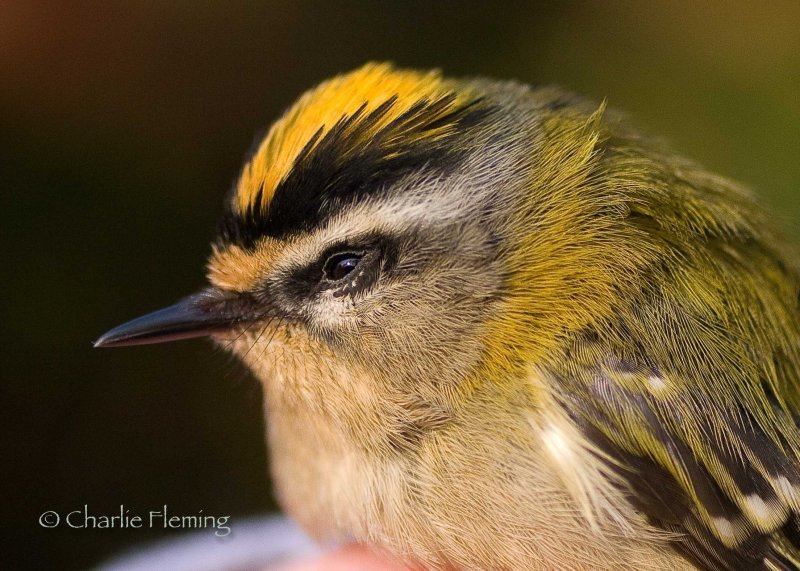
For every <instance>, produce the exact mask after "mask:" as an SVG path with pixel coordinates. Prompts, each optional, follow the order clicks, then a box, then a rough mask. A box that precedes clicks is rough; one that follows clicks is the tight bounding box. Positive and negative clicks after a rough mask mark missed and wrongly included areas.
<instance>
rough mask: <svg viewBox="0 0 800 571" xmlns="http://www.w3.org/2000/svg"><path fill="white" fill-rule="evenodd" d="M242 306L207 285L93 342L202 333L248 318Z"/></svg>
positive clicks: (101, 343)
mask: <svg viewBox="0 0 800 571" xmlns="http://www.w3.org/2000/svg"><path fill="white" fill-rule="evenodd" d="M241 306H242V304H241V300H239V299H236V298H233V297H231V296H230V295H229V294H223V293H221V292H219V291H218V290H216V289H214V288H209V289H206V290H203V291H201V292H199V293H196V294H194V295H190V296H189V297H185V298H183V299H182V300H180V301H179V302H178V303H176V304H174V305H170V306H169V307H165V308H164V309H159V310H158V311H154V312H152V313H148V314H147V315H143V316H142V317H138V318H136V319H134V320H132V321H128V322H127V323H123V324H122V325H119V326H117V327H115V328H114V329H112V330H110V331H107V332H106V333H104V334H103V335H101V336H100V338H99V339H98V340H97V341H95V342H94V346H95V347H124V346H126V345H147V344H150V343H165V342H167V341H177V340H178V339H191V338H193V337H205V336H207V335H211V334H212V333H216V332H221V331H225V330H229V329H231V328H232V327H233V326H235V325H237V324H239V323H242V322H245V321H248V320H247V319H245V317H244V315H245V313H246V312H245V311H243V309H244V308H243V307H241Z"/></svg>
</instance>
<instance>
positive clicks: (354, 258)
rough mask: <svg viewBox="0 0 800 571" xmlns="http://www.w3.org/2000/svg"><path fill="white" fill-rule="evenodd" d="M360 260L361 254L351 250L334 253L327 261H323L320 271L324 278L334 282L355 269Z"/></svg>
mask: <svg viewBox="0 0 800 571" xmlns="http://www.w3.org/2000/svg"><path fill="white" fill-rule="evenodd" d="M360 261H361V256H360V255H358V254H353V253H352V252H347V253H343V254H335V255H333V256H331V257H330V258H328V261H327V262H325V268H324V269H323V270H322V271H323V273H324V274H325V278H326V279H328V280H330V281H332V282H336V281H339V280H340V279H342V278H344V277H345V276H346V275H347V274H349V273H350V272H352V271H353V270H354V269H356V266H357V265H358V263H359V262H360Z"/></svg>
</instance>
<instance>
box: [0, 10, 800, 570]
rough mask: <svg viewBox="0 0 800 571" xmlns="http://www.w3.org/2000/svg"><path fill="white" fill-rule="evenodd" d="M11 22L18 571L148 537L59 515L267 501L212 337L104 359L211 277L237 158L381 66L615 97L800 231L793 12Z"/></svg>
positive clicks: (258, 452)
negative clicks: (332, 82)
mask: <svg viewBox="0 0 800 571" xmlns="http://www.w3.org/2000/svg"><path fill="white" fill-rule="evenodd" d="M700 4H705V3H699V2H691V1H688V0H686V1H678V2H650V1H641V2H624V1H622V2H613V3H611V2H604V1H596V2H571V3H568V2H553V3H542V4H538V3H537V4H534V3H489V2H485V3H482V2H481V3H479V2H443V3H436V2H429V1H426V2H399V1H391V2H388V1H387V2H370V3H366V2H341V1H340V2H329V3H324V4H323V3H310V2H298V1H294V0H285V1H269V2H258V3H256V2H214V3H212V2H187V1H172V2H159V1H149V2H144V1H141V2H129V3H122V2H109V1H97V2H51V3H47V2H36V1H28V2H24V1H14V0H11V1H8V0H7V1H5V2H2V3H0V204H1V208H0V212H2V215H3V217H4V220H3V223H2V233H3V242H2V246H3V248H2V250H3V257H2V260H3V261H2V268H3V273H2V281H3V282H4V283H3V285H4V287H3V288H2V289H3V291H4V292H5V293H4V294H3V295H2V296H0V300H1V301H0V303H1V304H2V305H0V307H1V308H2V333H3V339H2V355H3V356H2V360H1V361H0V366H1V367H2V369H1V372H2V383H0V396H1V397H2V400H1V401H0V403H1V405H2V408H1V409H0V410H2V420H3V424H2V426H0V429H1V430H0V442H1V443H2V448H0V453H2V456H1V457H0V466H1V468H0V469H1V470H2V482H0V485H1V486H2V487H0V489H2V496H1V497H2V506H1V508H0V509H2V526H3V529H2V530H0V533H2V539H0V544H2V546H3V547H2V553H3V555H2V557H4V558H5V561H6V562H5V564H3V563H2V560H0V567H2V568H21V567H31V568H37V567H40V568H58V569H71V568H81V567H86V566H88V565H91V564H93V563H96V562H98V561H100V560H102V559H103V558H105V557H107V556H109V555H111V554H113V553H116V552H118V551H119V550H120V549H123V548H126V547H128V546H130V545H133V544H135V543H139V542H145V541H147V540H149V539H153V538H154V537H156V536H157V535H159V534H160V533H161V532H159V531H158V530H144V529H141V530H94V531H91V530H70V529H64V528H63V526H62V527H59V528H57V529H53V530H47V529H43V528H41V527H40V526H39V525H38V524H37V518H38V516H39V515H40V514H41V513H42V512H44V511H45V510H56V511H62V512H65V511H69V510H73V509H80V508H82V506H83V505H84V504H88V506H89V509H90V511H91V512H92V513H95V514H112V513H115V512H116V511H117V510H118V509H119V505H120V504H124V505H125V506H126V507H128V508H130V509H131V511H132V513H146V512H147V511H149V510H151V509H157V508H159V507H160V506H162V505H163V504H167V505H168V506H169V509H170V511H173V512H174V513H178V514H195V513H197V512H198V511H199V510H201V509H203V510H204V512H205V513H207V514H209V513H210V514H217V515H231V516H232V520H233V521H234V522H235V521H236V519H237V518H242V517H244V516H246V515H248V514H256V513H262V512H264V511H267V510H270V509H272V508H273V504H272V501H271V499H270V492H269V483H268V480H267V477H266V471H265V464H266V456H265V451H264V447H263V444H262V420H261V413H260V409H261V401H260V399H261V393H260V389H259V387H258V385H257V384H256V383H255V382H254V381H253V380H252V379H251V378H250V377H249V376H248V375H247V373H246V372H245V371H243V370H242V369H241V367H239V366H238V365H236V364H235V363H233V361H232V360H231V359H230V358H229V357H227V356H226V355H223V354H220V353H218V352H215V351H214V350H212V349H211V346H210V343H208V342H205V341H190V342H182V343H177V344H173V345H165V346H153V347H138V348H130V349H124V350H122V349H120V350H93V349H92V348H91V345H90V341H91V340H92V339H94V338H96V337H97V336H98V335H99V334H100V333H102V332H103V331H104V330H105V329H107V328H109V327H110V326H113V325H116V324H118V323H119V322H121V321H123V320H127V319H129V318H131V317H134V316H136V315H138V314H140V313H143V312H146V311H149V310H152V309H155V308H158V307H161V306H163V305H166V304H168V303H171V302H172V301H174V300H176V299H177V298H179V297H181V296H182V295H184V294H186V293H189V292H191V291H193V290H194V289H195V288H197V287H199V286H200V285H201V284H202V283H203V279H204V278H203V264H204V260H205V257H206V255H207V253H208V251H209V248H208V242H209V240H210V239H211V238H212V236H213V233H214V229H215V225H216V221H217V218H218V216H219V214H220V212H221V203H222V199H223V196H224V194H225V192H226V191H227V190H228V188H229V187H230V185H231V183H232V181H233V180H234V178H235V176H236V174H237V171H238V169H239V167H240V161H241V159H242V157H243V155H244V152H245V150H246V149H247V148H248V147H249V146H250V144H251V142H252V140H253V137H254V136H255V134H256V133H257V132H259V131H260V130H261V129H262V128H264V127H266V126H267V125H268V124H269V123H270V122H271V121H272V120H273V119H275V118H276V117H277V116H278V114H279V113H280V112H281V111H282V109H284V108H285V107H286V106H287V105H288V104H289V103H290V102H291V101H292V100H293V99H294V98H295V97H296V96H297V95H298V94H299V93H300V92H301V91H303V90H304V89H307V88H308V87H310V86H312V85H313V84H315V83H316V82H318V81H320V80H322V79H323V78H325V77H327V76H330V75H332V74H334V73H337V72H340V71H345V70H348V69H351V68H353V67H356V66H358V65H360V64H361V63H363V62H364V61H366V60H370V59H388V60H392V61H394V62H396V63H398V64H400V65H403V66H416V67H425V68H427V67H441V68H443V69H444V70H445V72H446V73H448V74H451V75H478V74H480V75H490V76H496V77H502V78H517V79H520V80H522V81H528V82H537V83H542V82H544V83H546V82H554V83H559V84H562V85H565V86H568V87H570V88H572V89H575V90H577V91H580V92H583V93H586V94H589V95H591V96H593V97H595V98H597V99H602V98H606V99H607V100H608V102H609V105H611V106H613V107H617V108H621V109H625V110H627V111H629V112H630V114H631V115H632V116H633V117H634V118H635V120H636V121H637V122H638V123H639V124H640V125H643V126H644V127H646V128H648V129H649V130H651V131H653V132H655V133H658V134H660V135H663V136H664V137H666V138H667V139H668V140H670V141H672V143H673V144H674V146H675V147H677V148H678V149H680V150H682V151H683V152H685V154H687V155H690V156H692V157H693V158H696V159H698V160H699V161H701V162H702V163H705V164H706V165H708V166H709V167H711V168H712V169H714V170H716V171H718V172H721V173H723V174H726V175H729V176H732V177H734V178H738V179H740V180H743V181H745V182H747V183H749V184H750V185H752V186H753V187H754V188H756V189H757V191H758V192H759V193H760V194H761V195H762V196H763V197H764V199H765V201H766V202H768V203H771V204H772V206H773V211H774V212H776V216H777V217H778V218H780V219H781V220H782V222H783V224H784V225H785V227H787V228H788V229H789V231H790V233H791V234H793V235H794V236H800V231H798V228H800V226H798V220H800V194H798V192H797V189H798V182H800V159H799V157H798V149H800V55H799V54H800V32H798V30H800V4H798V3H797V2H796V1H793V0H787V1H786V2H777V3H766V2H764V3H752V2H748V1H744V0H743V1H741V2H724V3H722V2H720V3H718V4H717V5H716V6H705V7H704V6H700Z"/></svg>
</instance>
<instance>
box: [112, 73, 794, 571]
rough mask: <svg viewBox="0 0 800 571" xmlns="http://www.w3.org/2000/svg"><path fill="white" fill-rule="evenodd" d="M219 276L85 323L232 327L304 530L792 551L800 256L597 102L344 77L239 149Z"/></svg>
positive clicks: (755, 560) (712, 570) (443, 561)
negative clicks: (167, 308)
mask: <svg viewBox="0 0 800 571" xmlns="http://www.w3.org/2000/svg"><path fill="white" fill-rule="evenodd" d="M342 264H344V265H342ZM337 272H338V273H337ZM209 281H210V282H211V286H210V288H209V289H208V290H207V291H206V292H204V293H203V294H202V295H201V296H199V297H195V298H191V300H190V301H189V302H184V303H183V304H179V306H176V307H177V308H178V309H177V310H175V311H173V312H172V313H169V312H168V315H169V316H170V317H169V319H167V318H165V317H164V314H155V316H156V317H154V318H153V319H150V320H149V321H148V320H145V322H144V323H143V322H136V323H135V324H132V325H131V326H123V327H122V328H121V329H120V330H114V331H112V332H111V333H109V334H108V335H107V336H106V337H104V338H102V339H101V340H100V344H114V343H117V344H124V343H135V342H144V341H152V340H156V341H157V340H160V339H169V338H175V337H185V336H190V335H192V334H191V333H187V331H188V329H190V328H191V324H188V325H187V323H186V320H187V317H186V315H187V311H188V313H189V314H190V315H192V316H194V317H192V319H194V320H195V322H194V323H195V327H196V329H197V330H198V331H200V333H209V332H210V333H212V334H214V335H215V336H216V337H217V338H218V339H219V340H220V341H221V342H223V343H225V345H226V347H228V348H230V349H231V350H233V351H234V352H235V353H237V354H238V355H240V356H241V357H242V359H243V360H244V362H245V363H246V364H247V365H248V366H249V367H250V368H251V369H252V370H253V372H254V373H255V374H256V375H257V376H258V377H259V379H260V380H261V381H262V382H263V383H264V387H265V398H266V409H267V414H266V419H267V424H268V428H269V430H268V432H269V435H268V438H269V442H270V445H271V449H272V460H273V475H274V478H275V481H276V485H277V493H278V498H279V500H280V501H281V503H282V504H283V506H284V507H285V508H286V510H287V511H288V512H289V513H290V515H292V516H293V517H295V518H296V519H297V520H298V521H299V522H300V523H301V524H302V525H304V526H305V527H306V529H308V530H309V531H310V532H311V533H313V534H314V535H316V536H318V537H320V538H323V539H335V540H352V541H357V542H360V543H364V544H367V545H370V546H373V547H375V548H377V549H383V550H386V551H388V552H389V553H392V554H394V555H396V556H399V557H401V558H404V559H405V560H407V561H409V562H410V563H413V564H421V565H423V566H425V567H427V568H429V569H447V570H451V569H455V570H468V569H469V570H471V569H486V570H489V569H509V570H513V569H530V568H536V569H554V570H561V569H570V570H572V569H576V570H577V569H598V570H614V571H627V570H637V571H639V570H641V569H654V570H655V569H681V570H689V569H705V570H708V571H718V570H734V571H738V570H759V569H761V570H767V571H772V570H787V569H788V570H792V569H800V515H799V514H800V430H799V429H798V416H800V378H799V377H798V375H800V371H799V370H798V367H799V366H800V353H799V351H800V318H799V314H798V292H799V290H800V266H799V265H798V257H797V254H796V253H795V251H794V249H793V248H792V247H791V246H788V245H787V244H786V241H785V240H784V239H783V238H782V237H781V236H780V235H779V234H778V233H776V232H775V230H774V229H773V227H772V224H771V221H770V220H769V219H768V217H767V216H766V215H765V214H764V213H763V212H762V211H761V210H760V209H759V207H757V206H756V205H755V204H754V201H753V200H752V198H751V197H750V196H749V194H748V193H747V192H746V191H744V190H743V189H741V188H740V187H739V186H738V185H736V184H734V183H732V182H731V181H728V180H727V179H724V178H721V177H718V176H715V175H712V174H709V173H708V172H706V171H705V170H703V169H702V168H700V167H698V166H697V165H695V164H693V163H691V162H689V161H687V160H685V159H682V158H680V157H678V156H677V155H675V154H673V153H672V152H671V151H669V150H666V149H665V148H664V147H663V146H662V145H660V144H658V143H654V142H652V141H650V140H649V139H648V138H647V137H645V136H643V135H641V134H640V133H639V132H638V131H636V130H635V129H633V128H631V127H629V126H627V123H626V121H625V120H624V119H623V118H621V117H620V116H619V115H617V114H615V113H613V112H609V111H607V110H606V109H605V106H604V105H596V104H592V103H590V102H587V101H586V100H583V99H581V98H578V97H575V96H573V95H570V94H568V93H565V92H563V91H561V90H558V89H555V88H537V89H533V88H528V87H525V86H522V85H518V84H514V83H499V82H493V81H487V80H473V81H458V80H449V79H443V78H441V77H440V76H439V75H438V74H436V73H419V72H412V71H403V70H395V69H393V68H392V67H390V66H387V65H374V64H373V65H367V66H365V67H364V68H362V69H360V70H357V71H355V72H352V73H351V74H348V75H344V76H341V77H338V78H334V79H333V80H331V81H329V82H326V83H324V84H322V85H321V86H320V87H318V88H316V89H314V90H312V91H310V92H309V93H307V94H306V95H304V96H303V97H302V98H301V99H300V100H299V101H298V103H296V104H295V106H293V107H292V108H291V109H290V110H289V111H288V112H287V114H286V115H285V116H284V118H283V119H281V120H280V121H279V122H277V123H276V126H275V127H274V128H273V129H272V130H271V131H270V133H269V134H268V135H267V137H266V138H265V141H264V142H263V144H262V145H261V146H260V147H259V149H258V150H257V152H256V154H255V156H254V157H253V158H252V159H251V160H250V161H249V163H248V164H247V165H246V166H245V168H244V169H243V172H242V176H241V178H240V180H239V182H238V184H237V186H236V188H235V189H234V193H233V195H232V196H231V198H230V200H229V203H228V212H227V214H226V219H225V222H224V224H223V231H222V233H221V236H220V239H219V240H218V241H217V243H216V244H215V246H214V251H213V253H212V256H211V260H210V262H209ZM187 307H188V308H189V309H188V310H187ZM176 314H177V315H178V316H179V317H180V319H181V320H182V321H181V322H180V323H178V325H176V319H175V317H174V316H175V315H176ZM214 316H216V317H214ZM200 333H198V334H200ZM159 335H160V336H161V337H159Z"/></svg>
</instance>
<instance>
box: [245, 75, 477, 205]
mask: <svg viewBox="0 0 800 571" xmlns="http://www.w3.org/2000/svg"><path fill="white" fill-rule="evenodd" d="M450 92H451V86H450V85H449V84H448V83H447V82H445V81H444V80H443V79H442V77H441V75H440V73H439V72H438V71H430V72H417V71H411V70H397V69H394V68H393V67H392V66H391V65H390V64H386V63H369V64H366V65H365V66H363V67H361V68H359V69H357V70H355V71H353V72H350V73H348V74H345V75H340V76H337V77H334V78H333V79H330V80H328V81H326V82H324V83H322V84H320V85H319V86H317V87H315V88H314V89H312V90H310V91H308V92H306V93H305V94H304V95H303V96H302V97H300V99H298V101H297V102H296V103H295V104H294V105H293V106H292V107H291V108H290V109H289V110H288V111H287V112H286V113H285V114H284V115H283V117H281V118H280V119H279V120H278V121H277V122H276V123H275V124H273V126H272V127H271V128H270V130H269V132H268V133H267V135H266V137H265V138H264V140H263V141H262V143H261V145H260V146H259V148H258V150H257V151H256V153H255V155H254V156H253V158H252V160H251V161H250V162H249V163H248V164H247V165H245V167H244V169H243V171H242V175H241V178H240V180H239V183H238V188H237V192H236V197H235V199H234V200H235V206H236V209H237V210H238V211H239V212H242V213H244V212H247V211H248V210H252V209H255V208H256V207H257V208H259V209H260V210H262V211H263V210H266V208H267V207H268V205H269V203H270V202H271V201H272V197H273V195H274V194H275V191H276V189H277V188H278V185H279V184H280V183H281V181H283V180H284V179H285V178H286V177H287V176H288V174H289V173H290V172H291V170H292V166H293V165H294V162H295V159H296V158H297V156H298V155H299V154H300V152H301V151H302V150H303V148H304V147H305V146H306V145H307V144H308V142H309V141H311V140H312V138H313V137H314V136H315V135H316V134H317V133H318V132H320V130H321V132H320V135H319V137H318V139H317V140H319V138H321V137H322V136H324V135H325V133H327V132H328V131H329V130H330V129H331V128H332V127H333V126H334V125H335V124H336V123H337V122H338V121H339V120H340V119H341V118H342V117H345V116H349V115H352V114H353V113H356V112H357V111H359V109H360V108H362V106H363V107H364V109H363V112H362V113H361V116H362V117H364V116H367V115H368V114H369V113H370V112H371V111H373V110H375V109H376V108H377V107H379V106H380V105H381V104H382V103H385V102H386V101H387V100H389V99H392V98H394V99H395V101H394V104H393V105H392V106H391V108H390V109H389V110H388V112H387V113H385V114H384V115H383V116H382V118H381V120H380V121H378V122H377V123H376V124H375V126H374V131H377V130H379V129H380V128H382V127H384V126H386V125H388V124H389V123H390V122H391V121H393V120H394V119H397V118H398V117H400V116H401V115H402V114H403V113H404V112H406V111H408V109H409V108H411V107H412V106H413V105H414V104H415V103H417V102H419V101H420V100H422V99H427V100H433V99H437V98H439V97H442V96H444V95H447V94H448V93H450ZM464 98H466V94H461V95H458V94H457V97H456V101H457V102H460V101H462V99H464ZM374 131H373V132H374ZM259 190H261V204H259V205H257V204H255V201H256V200H257V199H258V198H257V197H258V196H259Z"/></svg>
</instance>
